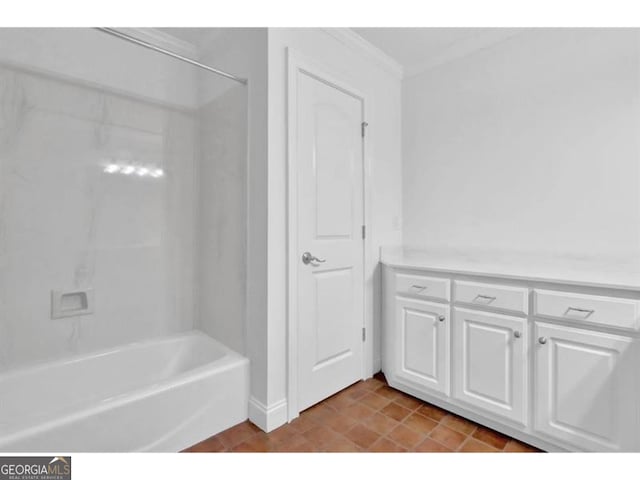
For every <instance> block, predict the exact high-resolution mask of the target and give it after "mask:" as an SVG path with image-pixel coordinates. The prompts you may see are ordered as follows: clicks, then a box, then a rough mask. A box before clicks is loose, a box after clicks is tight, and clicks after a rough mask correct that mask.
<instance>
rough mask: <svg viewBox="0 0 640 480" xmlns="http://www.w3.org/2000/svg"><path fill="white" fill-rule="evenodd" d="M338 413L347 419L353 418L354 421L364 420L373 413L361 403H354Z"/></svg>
mask: <svg viewBox="0 0 640 480" xmlns="http://www.w3.org/2000/svg"><path fill="white" fill-rule="evenodd" d="M340 413H342V414H343V415H346V416H348V417H351V418H355V419H356V420H364V419H365V418H367V417H370V416H371V415H373V414H374V413H375V411H374V410H373V409H371V408H369V407H367V406H366V405H363V404H361V403H354V404H353V405H350V406H348V407H347V408H343V409H342V410H340Z"/></svg>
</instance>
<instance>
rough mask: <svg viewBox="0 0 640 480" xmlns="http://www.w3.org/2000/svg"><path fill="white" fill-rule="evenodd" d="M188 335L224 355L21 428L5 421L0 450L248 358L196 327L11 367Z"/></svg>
mask: <svg viewBox="0 0 640 480" xmlns="http://www.w3.org/2000/svg"><path fill="white" fill-rule="evenodd" d="M189 336H203V337H206V339H207V340H211V341H212V342H214V343H215V344H216V345H217V346H219V347H220V348H222V349H223V351H224V355H223V356H222V357H220V358H218V359H216V360H214V361H211V362H208V363H205V364H203V365H200V366H198V367H196V368H193V369H191V370H187V371H185V372H182V373H180V374H178V375H175V376H170V377H168V378H166V379H163V380H161V381H159V382H154V383H149V384H142V385H141V386H140V387H138V388H134V389H132V390H130V391H127V392H125V393H120V394H118V395H114V396H112V397H107V398H104V399H101V400H99V401H97V402H95V403H90V404H88V405H86V406H83V407H80V408H78V409H76V410H72V411H69V412H60V413H59V415H57V416H55V417H53V418H51V419H50V420H45V421H40V422H37V421H36V422H37V423H35V424H34V423H29V422H26V425H24V427H22V428H21V427H20V423H17V424H9V431H8V432H7V433H4V434H0V452H2V451H3V450H2V445H3V444H6V443H11V442H14V441H19V440H20V439H22V438H23V437H28V436H29V435H32V434H37V433H38V432H39V431H41V430H46V429H49V428H55V427H58V426H62V425H64V424H66V423H69V422H74V421H77V420H81V419H82V418H84V417H87V416H91V415H95V414H99V413H102V412H105V411H107V410H111V409H114V408H118V407H121V406H123V405H126V404H127V403H131V402H136V401H139V400H143V399H144V398H147V397H150V396H152V395H157V394H161V393H163V392H166V391H168V390H171V389H174V388H177V387H180V386H183V385H186V384H188V383H193V382H196V381H198V380H204V379H206V378H208V377H213V376H215V375H217V374H220V373H223V372H227V371H229V370H232V369H236V368H239V369H242V368H247V369H248V366H249V359H248V358H247V357H244V356H242V355H240V354H239V353H237V352H235V351H234V350H231V349H230V348H228V347H226V346H225V345H223V344H221V343H220V342H219V341H217V340H216V339H214V338H212V337H209V336H208V335H207V334H206V333H204V332H202V331H200V330H190V331H187V332H182V333H180V334H177V335H171V336H163V337H158V338H154V339H145V340H144V341H141V342H131V343H128V344H124V345H121V346H118V347H115V348H109V349H104V351H101V352H100V353H99V354H98V352H92V353H91V354H89V355H85V354H83V355H79V356H77V357H76V356H74V358H73V359H64V360H61V361H54V362H49V363H47V362H43V363H44V364H43V365H42V366H41V365H39V364H38V365H35V366H29V367H24V368H20V369H16V370H15V371H13V370H12V371H11V373H12V374H19V373H28V372H29V371H32V370H35V371H37V370H39V369H41V368H42V367H46V366H50V365H56V366H60V365H67V364H70V363H75V362H78V361H81V360H82V359H84V358H87V357H94V356H102V355H107V354H109V353H116V352H118V351H120V350H122V349H124V348H126V347H130V348H135V347H136V346H140V345H148V344H151V343H169V342H170V341H171V340H177V339H180V338H184V337H189ZM2 379H3V376H2V375H0V381H2Z"/></svg>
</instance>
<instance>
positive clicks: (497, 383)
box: [452, 308, 529, 425]
mask: <svg viewBox="0 0 640 480" xmlns="http://www.w3.org/2000/svg"><path fill="white" fill-rule="evenodd" d="M453 319H454V321H453V332H454V333H453V356H452V357H453V374H452V377H453V378H454V391H453V396H454V397H455V398H456V399H458V400H460V401H462V402H465V403H467V404H469V406H471V407H477V408H479V409H482V410H486V411H488V412H491V413H493V414H495V415H496V416H498V417H501V418H504V419H505V420H509V421H513V422H516V423H518V424H519V425H526V421H527V419H526V413H527V378H528V377H527V350H528V349H527V345H528V339H529V335H528V332H527V321H526V319H524V318H517V317H511V316H506V315H500V314H496V313H488V312H479V311H473V310H469V309H466V308H454V315H453Z"/></svg>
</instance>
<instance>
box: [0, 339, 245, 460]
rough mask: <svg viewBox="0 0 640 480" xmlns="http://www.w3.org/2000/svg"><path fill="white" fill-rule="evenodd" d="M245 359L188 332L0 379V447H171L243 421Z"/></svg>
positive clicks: (160, 449) (174, 448) (51, 449)
mask: <svg viewBox="0 0 640 480" xmlns="http://www.w3.org/2000/svg"><path fill="white" fill-rule="evenodd" d="M248 384H249V361H248V360H247V359H246V358H244V357H242V356H241V355H239V354H238V353H236V352H234V351H232V350H230V349H228V348H227V347H225V346H223V345H222V344H220V343H219V342H217V341H215V340H214V339H212V338H210V337H208V336H207V335H205V334H204V333H202V332H198V331H191V332H188V333H185V334H180V335H176V336H172V337H168V338H162V339H154V340H149V341H144V342H139V343H135V344H130V345H125V346H122V347H118V348H113V349H110V350H104V351H100V352H96V353H92V354H89V355H81V356H75V357H73V358H67V359H65V360H60V361H55V362H49V363H43V364H39V365H34V366H30V367H27V368H21V369H16V370H12V371H9V372H7V373H4V374H2V375H0V452H64V453H72V452H142V451H149V452H151V451H152V452H177V451H180V450H182V449H184V448H186V447H188V446H191V445H193V444H194V443H197V442H198V441H200V440H203V439H205V438H207V437H209V436H211V435H214V434H216V433H218V432H220V431H222V430H224V429H226V428H229V427H231V426H233V425H235V424H237V423H239V422H242V421H243V420H245V419H246V418H247V409H248V388H249V385H248Z"/></svg>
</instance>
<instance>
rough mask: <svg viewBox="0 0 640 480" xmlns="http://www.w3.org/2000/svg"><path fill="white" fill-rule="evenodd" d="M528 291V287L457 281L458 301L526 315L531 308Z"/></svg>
mask: <svg viewBox="0 0 640 480" xmlns="http://www.w3.org/2000/svg"><path fill="white" fill-rule="evenodd" d="M527 293H528V291H527V289H526V288H520V287H508V286H505V285H491V284H488V283H475V282H463V281H459V280H456V281H455V301H456V302H460V303H466V304H468V305H474V306H477V307H487V308H493V309H496V310H503V311H506V312H516V313H523V314H525V315H526V314H527V313H528V310H529V308H528V301H527V296H528V295H527Z"/></svg>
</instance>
